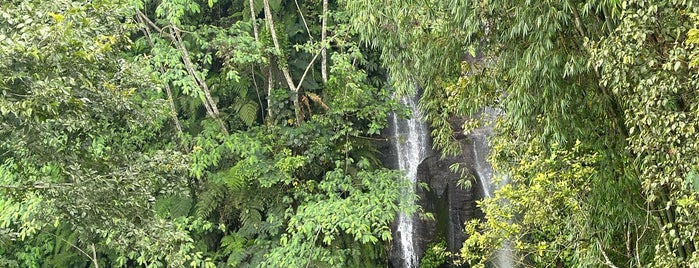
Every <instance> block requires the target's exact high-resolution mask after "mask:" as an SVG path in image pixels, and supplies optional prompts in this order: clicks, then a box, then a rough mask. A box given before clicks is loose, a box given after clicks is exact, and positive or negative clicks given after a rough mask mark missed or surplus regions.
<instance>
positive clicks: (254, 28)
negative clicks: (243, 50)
mask: <svg viewBox="0 0 699 268" xmlns="http://www.w3.org/2000/svg"><path fill="white" fill-rule="evenodd" d="M254 1H255V0H250V18H251V19H252V32H253V33H254V34H255V42H260V37H259V35H258V34H257V23H256V20H255V17H257V16H255V2H254Z"/></svg>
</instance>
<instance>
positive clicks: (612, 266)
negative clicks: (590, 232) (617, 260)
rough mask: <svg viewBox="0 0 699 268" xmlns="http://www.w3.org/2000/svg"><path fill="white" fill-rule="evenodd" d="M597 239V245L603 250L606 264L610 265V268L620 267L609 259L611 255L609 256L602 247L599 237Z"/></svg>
mask: <svg viewBox="0 0 699 268" xmlns="http://www.w3.org/2000/svg"><path fill="white" fill-rule="evenodd" d="M596 240H597V247H598V248H599V251H600V252H602V256H603V257H604V264H605V265H607V266H609V268H619V267H617V266H616V265H614V263H612V261H611V260H609V256H607V253H606V252H605V251H604V249H602V243H601V242H600V241H599V238H597V239H596Z"/></svg>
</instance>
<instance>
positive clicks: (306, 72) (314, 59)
mask: <svg viewBox="0 0 699 268" xmlns="http://www.w3.org/2000/svg"><path fill="white" fill-rule="evenodd" d="M318 55H320V51H319V52H318V53H316V55H315V56H313V59H311V62H309V63H308V65H307V66H306V70H305V71H303V75H302V76H301V80H299V84H298V85H297V86H296V89H297V90H299V89H300V88H301V83H303V80H304V79H306V74H308V70H310V69H311V66H313V62H314V61H316V59H317V58H318Z"/></svg>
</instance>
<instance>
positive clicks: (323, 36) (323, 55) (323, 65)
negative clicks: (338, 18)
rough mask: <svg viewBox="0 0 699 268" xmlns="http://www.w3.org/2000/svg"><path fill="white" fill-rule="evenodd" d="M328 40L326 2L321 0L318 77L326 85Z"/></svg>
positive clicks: (326, 0)
mask: <svg viewBox="0 0 699 268" xmlns="http://www.w3.org/2000/svg"><path fill="white" fill-rule="evenodd" d="M327 38H328V0H323V21H322V22H321V28H320V43H321V45H322V46H323V47H322V48H321V50H320V59H321V61H320V75H321V77H322V78H323V83H326V84H327V83H328V57H327V51H326V48H325V47H326V46H327V44H326V43H325V40H327Z"/></svg>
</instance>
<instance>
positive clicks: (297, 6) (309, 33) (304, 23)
mask: <svg viewBox="0 0 699 268" xmlns="http://www.w3.org/2000/svg"><path fill="white" fill-rule="evenodd" d="M294 3H296V9H297V10H298V11H299V15H301V21H303V26H306V32H307V33H308V38H310V39H311V41H313V36H312V35H311V30H310V29H308V24H307V23H306V18H305V17H304V16H303V12H301V7H300V6H299V1H297V0H294Z"/></svg>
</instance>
